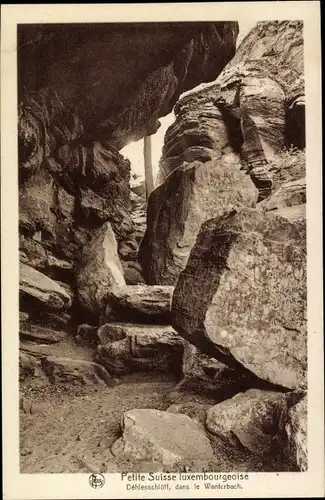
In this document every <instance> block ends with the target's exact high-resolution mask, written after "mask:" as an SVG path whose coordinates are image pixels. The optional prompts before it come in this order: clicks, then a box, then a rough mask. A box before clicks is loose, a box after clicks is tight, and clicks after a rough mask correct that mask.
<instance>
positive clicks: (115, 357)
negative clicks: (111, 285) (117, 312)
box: [97, 323, 183, 374]
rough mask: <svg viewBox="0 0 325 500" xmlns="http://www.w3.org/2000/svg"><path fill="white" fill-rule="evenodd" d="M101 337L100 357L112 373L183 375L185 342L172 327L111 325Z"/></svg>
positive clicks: (103, 331)
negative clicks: (140, 372)
mask: <svg viewBox="0 0 325 500" xmlns="http://www.w3.org/2000/svg"><path fill="white" fill-rule="evenodd" d="M97 334H98V338H99V341H100V344H101V345H99V346H98V348H97V351H98V356H99V358H100V360H101V362H102V363H103V364H104V365H105V366H106V367H107V369H108V371H109V372H112V373H116V374H121V373H128V372H134V371H139V370H140V371H148V370H153V371H163V372H167V373H170V372H171V371H173V372H175V373H177V372H180V369H181V360H182V353H183V339H182V338H181V337H180V336H179V335H178V334H177V333H176V332H175V330H173V328H172V327H171V326H158V325H132V324H123V323H107V324H105V325H103V326H101V327H100V328H99V330H98V333H97Z"/></svg>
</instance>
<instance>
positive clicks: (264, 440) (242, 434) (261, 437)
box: [206, 389, 289, 454]
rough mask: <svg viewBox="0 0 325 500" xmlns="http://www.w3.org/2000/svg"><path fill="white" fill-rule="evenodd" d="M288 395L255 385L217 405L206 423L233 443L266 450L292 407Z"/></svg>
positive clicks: (270, 446) (252, 449) (210, 411)
mask: <svg viewBox="0 0 325 500" xmlns="http://www.w3.org/2000/svg"><path fill="white" fill-rule="evenodd" d="M288 399H289V397H288V395H287V394H281V393H279V392H271V391H260V390H257V389H251V390H249V391H247V392H245V393H240V394H236V395H235V396H234V397H233V398H231V399H227V400H226V401H223V402H222V403H219V404H217V405H215V406H213V407H212V408H211V409H209V410H208V412H207V419H206V427H207V429H208V430H209V431H210V432H212V433H213V434H217V435H219V436H221V437H223V438H225V439H226V440H228V441H229V442H230V443H232V444H233V445H236V443H237V442H238V441H239V443H240V444H241V445H242V446H244V447H245V448H247V449H248V450H249V451H251V452H252V453H257V454H265V453H269V452H270V451H271V450H272V444H273V443H274V442H275V439H276V437H277V435H278V433H279V431H280V429H281V422H282V418H283V414H284V413H286V412H287V409H288Z"/></svg>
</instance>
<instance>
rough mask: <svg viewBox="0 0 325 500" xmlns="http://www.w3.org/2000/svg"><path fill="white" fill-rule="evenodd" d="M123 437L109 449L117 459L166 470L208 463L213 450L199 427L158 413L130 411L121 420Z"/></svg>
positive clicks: (175, 416)
mask: <svg viewBox="0 0 325 500" xmlns="http://www.w3.org/2000/svg"><path fill="white" fill-rule="evenodd" d="M122 430H123V436H122V437H121V438H120V439H119V440H118V441H116V442H115V443H114V444H113V446H112V453H113V455H115V456H117V457H121V458H124V459H126V460H131V461H141V460H148V461H150V460H152V461H155V462H158V463H161V464H162V465H164V466H167V467H180V466H181V465H187V463H188V461H191V460H211V459H213V450H212V447H211V445H210V442H209V439H208V438H207V436H206V435H205V433H204V431H203V430H202V429H201V428H200V426H199V424H198V423H197V422H196V421H195V420H192V419H191V418H189V417H188V416H186V415H178V414H174V413H170V412H166V411H159V410H130V411H128V412H126V413H124V415H123V418H122Z"/></svg>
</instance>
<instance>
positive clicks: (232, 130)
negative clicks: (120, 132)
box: [140, 21, 305, 284]
mask: <svg viewBox="0 0 325 500" xmlns="http://www.w3.org/2000/svg"><path fill="white" fill-rule="evenodd" d="M303 76H304V67H303V35H302V22H299V21H290V22H289V21H279V22H273V21H272V22H262V23H258V24H257V26H256V27H255V28H254V29H253V30H252V31H251V32H250V33H249V35H248V36H247V37H246V38H245V39H244V40H243V42H242V43H241V45H240V47H239V49H238V50H237V52H236V55H235V57H234V58H233V59H232V60H231V61H230V63H229V64H228V65H227V66H226V68H225V69H224V70H223V71H222V73H221V74H220V75H219V77H218V78H217V80H216V82H215V83H213V84H210V85H208V86H207V87H206V88H203V89H202V90H198V91H193V92H191V93H190V94H189V95H187V96H185V97H183V98H181V99H180V100H179V102H178V103H177V105H176V106H175V109H174V112H175V115H176V120H175V122H174V123H173V124H172V125H171V126H170V127H169V129H168V130H167V133H166V136H165V144H164V148H163V156H162V158H161V162H160V174H159V179H160V182H161V185H160V186H159V187H158V188H157V189H156V191H154V192H153V193H152V195H151V197H150V200H149V206H148V227H147V232H146V234H145V237H144V240H143V242H142V244H141V248H140V260H141V264H142V267H143V270H144V275H145V276H146V279H148V278H150V283H152V284H167V283H168V284H174V283H175V280H176V279H177V276H178V275H179V273H180V272H181V270H182V269H184V268H185V266H186V261H187V258H188V256H189V253H190V250H191V248H192V246H193V244H194V242H195V236H193V239H192V241H189V240H188V236H187V234H188V232H189V231H191V234H192V232H193V224H191V228H190V229H189V228H188V223H187V222H186V221H187V219H190V218H191V217H192V218H194V219H195V220H196V219H199V220H198V222H197V226H200V225H201V223H202V222H204V220H203V219H204V215H203V214H202V209H200V210H199V208H197V212H199V215H198V214H197V213H196V211H195V209H193V208H192V209H191V201H190V200H191V196H192V197H193V196H195V193H196V190H195V189H194V193H192V191H191V187H190V186H192V184H194V183H195V181H194V182H193V181H192V184H190V186H188V183H185V181H183V183H182V184H181V183H180V181H178V180H177V179H178V178H179V177H180V176H182V172H183V171H184V172H185V171H186V172H187V171H189V172H190V171H191V170H192V169H193V168H194V165H195V168H196V169H199V170H207V171H209V172H210V176H211V179H212V180H211V182H213V179H215V182H216V184H218V185H220V180H219V177H218V174H217V173H216V172H215V171H214V170H216V169H220V170H223V171H227V172H228V171H229V169H236V168H237V170H240V169H241V170H243V172H245V174H246V178H247V179H246V180H245V181H244V180H242V178H241V177H240V174H239V173H238V174H237V175H238V178H237V184H235V183H233V186H234V189H235V190H236V189H241V192H242V194H243V195H244V193H246V192H247V191H248V190H250V191H252V188H251V187H249V186H248V182H249V177H250V178H251V180H252V182H253V183H254V184H255V186H256V187H257V189H258V192H259V199H258V201H261V200H263V199H265V198H267V197H268V196H269V195H270V194H271V193H272V192H273V191H274V190H275V189H277V188H279V187H280V186H279V184H280V185H281V184H282V183H284V182H285V181H286V180H287V181H294V180H298V179H299V178H301V177H303V176H304V175H305V172H304V169H301V168H300V169H299V168H298V167H297V166H296V165H292V166H289V168H287V167H286V166H284V165H283V163H285V162H282V164H281V161H280V160H279V162H278V163H280V164H279V165H278V166H277V161H276V160H277V158H278V157H279V156H280V155H281V154H282V151H283V148H284V147H285V146H286V145H287V146H288V145H292V146H295V147H303V146H304V119H303V116H304V115H303V113H304V79H303ZM298 110H299V111H298ZM298 117H299V118H298ZM289 130H290V133H289ZM198 162H199V163H200V164H201V166H200V167H198V165H197V164H198ZM274 162H275V163H274ZM216 166H217V167H216ZM288 170H289V171H288ZM241 175H242V176H243V177H244V174H243V173H242V174H241ZM182 177H185V174H183V176H182ZM215 189H217V188H215ZM226 189H227V194H229V193H230V190H229V187H228V186H227V188H226ZM201 190H202V191H203V192H204V197H203V196H202V193H200V198H201V199H202V198H203V200H204V201H203V200H202V204H204V206H205V207H207V212H208V213H207V214H206V216H205V217H206V220H207V219H209V218H211V217H213V215H211V212H210V213H209V208H210V207H211V208H212V210H211V211H213V210H215V208H214V206H215V205H217V204H218V202H219V200H218V199H217V198H216V194H217V193H216V192H215V191H214V190H213V191H211V188H210V183H209V182H205V183H204V182H202V181H201ZM231 202H234V205H237V204H238V203H236V201H235V200H231V198H230V199H229V203H231ZM243 204H244V205H245V203H243ZM218 206H219V212H217V213H216V215H217V214H218V213H220V212H222V211H226V207H222V203H219V205H218ZM247 206H249V205H247ZM198 207H199V205H198ZM182 210H183V211H182ZM197 232H198V231H195V229H194V234H195V235H196V234H197ZM184 240H185V241H186V243H187V244H186V245H185V246H184ZM161 245H162V246H163V247H165V246H167V248H166V251H164V252H161V254H160V255H159V256H157V253H158V251H157V248H160V246H161ZM178 245H179V248H178ZM179 254H181V256H182V257H181V258H179V256H178V255H179Z"/></svg>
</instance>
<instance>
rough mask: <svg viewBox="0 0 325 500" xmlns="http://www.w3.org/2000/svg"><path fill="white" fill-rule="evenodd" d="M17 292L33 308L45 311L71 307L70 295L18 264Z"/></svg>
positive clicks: (44, 277) (31, 268) (47, 278)
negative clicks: (40, 308)
mask: <svg viewBox="0 0 325 500" xmlns="http://www.w3.org/2000/svg"><path fill="white" fill-rule="evenodd" d="M19 292H20V295H21V297H22V298H23V300H25V301H28V302H29V303H32V304H33V305H34V307H40V306H41V307H43V308H44V309H47V310H51V309H54V310H57V309H68V308H69V307H70V306H71V299H72V297H71V295H69V293H68V292H67V291H66V290H65V288H63V287H62V286H60V285H59V284H58V283H56V282H55V281H54V280H52V279H51V278H49V277H48V276H45V274H43V273H41V272H40V271H37V270H36V269H34V268H33V267H31V266H29V265H28V264H24V263H22V262H21V263H20V273H19Z"/></svg>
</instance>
